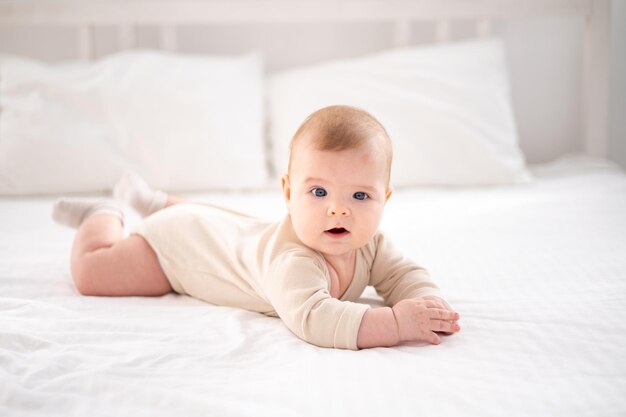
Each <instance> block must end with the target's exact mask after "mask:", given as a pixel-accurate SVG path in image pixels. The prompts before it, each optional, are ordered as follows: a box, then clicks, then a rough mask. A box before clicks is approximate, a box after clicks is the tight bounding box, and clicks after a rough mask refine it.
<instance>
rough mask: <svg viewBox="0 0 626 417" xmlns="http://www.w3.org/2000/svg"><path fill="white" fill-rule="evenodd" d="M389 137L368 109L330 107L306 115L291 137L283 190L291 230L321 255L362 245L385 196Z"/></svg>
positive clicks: (373, 229)
mask: <svg viewBox="0 0 626 417" xmlns="http://www.w3.org/2000/svg"><path fill="white" fill-rule="evenodd" d="M391 159H392V148H391V140H390V139H389V136H388V135H387V132H386V130H385V128H384V127H383V126H382V125H381V124H380V123H379V122H378V121H377V120H376V119H375V118H374V117H373V116H372V115H371V114H369V113H367V112H366V111H364V110H361V109H358V108H355V107H350V106H330V107H325V108H323V109H321V110H318V111H316V112H315V113H313V114H311V115H310V116H309V117H308V118H307V119H306V120H305V121H304V123H302V125H301V126H300V128H299V129H298V130H297V132H296V133H295V135H294V137H293V139H292V141H291V154H290V158H289V168H288V172H287V174H286V175H284V176H283V179H282V181H283V191H284V194H285V199H286V201H287V206H288V208H289V213H290V215H291V218H292V222H293V226H294V229H295V231H296V234H297V235H298V237H299V238H300V240H302V242H303V243H304V244H306V245H307V246H309V247H311V248H313V249H315V250H317V251H319V252H322V253H323V254H325V255H342V254H345V253H348V252H349V251H350V250H353V249H356V248H359V247H361V246H364V245H365V244H366V243H367V242H368V241H369V240H370V239H371V238H372V236H373V235H374V233H376V230H377V229H378V225H379V223H380V220H381V217H382V213H383V208H384V206H385V203H386V202H387V199H388V198H389V196H390V195H391V188H390V187H389V176H390V171H391Z"/></svg>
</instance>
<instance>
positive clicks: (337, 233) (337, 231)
mask: <svg viewBox="0 0 626 417" xmlns="http://www.w3.org/2000/svg"><path fill="white" fill-rule="evenodd" d="M325 233H326V234H327V235H329V236H330V237H342V236H345V235H347V234H348V233H350V232H349V231H347V230H346V229H344V228H343V227H333V228H332V229H328V230H326V231H325Z"/></svg>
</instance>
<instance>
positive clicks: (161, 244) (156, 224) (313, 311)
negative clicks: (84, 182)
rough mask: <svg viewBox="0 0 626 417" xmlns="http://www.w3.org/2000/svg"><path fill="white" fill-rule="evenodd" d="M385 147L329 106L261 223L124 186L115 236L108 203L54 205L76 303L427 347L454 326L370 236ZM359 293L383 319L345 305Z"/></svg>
mask: <svg viewBox="0 0 626 417" xmlns="http://www.w3.org/2000/svg"><path fill="white" fill-rule="evenodd" d="M391 158H392V149H391V141H390V139H389V137H388V135H387V132H386V131H385V129H384V128H383V126H382V125H381V124H380V123H379V122H378V121H377V120H376V119H375V118H374V117H373V116H372V115H370V114H369V113H367V112H365V111H363V110H360V109H357V108H354V107H349V106H330V107H326V108H323V109H321V110H318V111H317V112H315V113H313V114H312V115H310V116H309V117H308V118H307V119H306V120H305V121H304V123H303V124H302V125H301V126H300V128H299V129H298V131H297V132H296V133H295V135H294V137H293V139H292V142H291V155H290V160H289V168H288V172H287V173H286V174H285V175H284V176H283V177H282V189H283V194H284V197H285V201H286V203H287V208H288V214H287V215H286V216H285V217H284V218H283V219H282V221H280V222H275V223H270V222H266V221H262V220H259V219H256V218H254V217H250V216H247V215H245V214H242V213H238V212H235V211H232V210H228V209H224V208H220V207H217V206H213V205H208V204H197V203H188V202H185V201H183V200H182V199H180V198H176V197H172V196H168V195H167V194H165V193H164V192H162V191H156V190H152V189H151V188H150V187H149V186H148V185H146V184H145V183H144V182H143V181H142V180H141V179H139V178H138V177H136V176H133V175H126V176H125V177H124V178H123V179H122V180H121V181H120V183H119V184H118V185H117V186H116V187H115V190H114V194H115V196H116V197H117V198H118V199H121V200H123V201H125V202H127V203H128V204H130V205H131V206H132V207H134V208H135V209H136V210H137V211H138V212H139V213H140V214H142V215H143V216H145V219H144V220H143V222H142V223H141V224H140V225H139V227H138V228H137V229H136V230H135V231H134V232H133V233H132V234H131V235H130V236H128V237H126V238H124V236H123V221H124V218H123V212H122V209H121V205H120V203H118V202H117V201H115V200H92V199H76V198H75V199H62V200H59V201H58V202H57V203H56V204H55V207H54V212H53V217H54V219H55V220H57V221H58V222H59V223H62V224H65V225H68V226H72V227H77V228H78V231H77V233H76V237H75V240H74V244H73V247H72V254H71V270H72V276H73V279H74V282H75V283H76V286H77V288H78V290H79V291H80V293H82V294H85V295H103V296H123V295H145V296H150V295H153V296H156V295H163V294H166V293H169V292H171V291H175V292H177V293H180V294H187V295H190V296H192V297H195V298H198V299H201V300H204V301H207V302H209V303H213V304H217V305H222V306H234V307H240V308H244V309H247V310H251V311H257V312H260V313H263V314H267V315H271V316H278V317H280V318H281V319H282V321H283V322H284V323H285V325H286V326H287V327H288V328H289V329H290V330H291V331H292V332H293V333H294V334H296V335H297V336H298V337H300V338H302V339H303V340H305V341H307V342H310V343H313V344H315V345H318V346H323V347H334V348H344V349H353V350H356V349H361V348H369V347H376V346H394V345H397V344H399V343H401V342H405V341H411V342H428V343H433V344H438V343H440V342H441V339H440V337H439V335H438V334H437V333H438V332H441V333H444V334H452V333H455V332H458V331H459V330H460V327H459V325H458V323H457V321H458V320H459V315H458V313H456V312H454V311H453V310H452V309H451V308H450V306H449V305H448V303H447V302H446V301H444V300H443V299H442V298H441V296H440V294H439V290H438V289H437V287H436V285H435V284H434V283H433V282H432V281H431V280H430V278H429V276H428V273H427V272H426V271H425V270H424V269H423V268H421V267H420V266H418V265H416V264H415V263H413V262H412V261H410V260H408V259H406V258H404V257H403V256H402V255H401V254H400V253H398V252H397V251H396V249H394V247H393V246H392V244H391V243H390V241H389V239H388V238H387V237H386V236H385V235H384V234H382V233H380V232H378V231H377V229H378V225H379V223H380V220H381V217H382V214H383V209H384V207H385V203H386V202H387V200H388V199H389V197H390V196H391V188H390V186H389V177H390V170H391ZM367 285H373V286H374V288H375V289H376V291H377V293H378V294H380V295H381V296H382V297H383V298H384V300H385V303H386V305H387V306H388V307H380V308H372V307H370V306H369V305H366V304H360V303H356V302H355V301H356V300H357V299H358V298H359V297H360V296H361V294H362V292H363V290H364V289H365V287H366V286H367Z"/></svg>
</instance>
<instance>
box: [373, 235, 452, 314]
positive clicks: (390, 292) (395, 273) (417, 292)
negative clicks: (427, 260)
mask: <svg viewBox="0 0 626 417" xmlns="http://www.w3.org/2000/svg"><path fill="white" fill-rule="evenodd" d="M370 247H371V251H372V255H373V262H372V267H371V275H370V285H373V286H374V288H375V289H376V292H377V293H378V294H379V295H380V296H381V297H383V298H384V299H385V303H386V304H387V305H389V306H394V305H395V304H396V303H398V301H401V300H404V299H407V298H414V297H423V296H425V295H436V296H438V297H440V296H441V295H440V292H439V288H438V287H437V285H435V283H434V282H433V281H432V280H431V279H430V275H429V274H428V271H426V270H425V269H424V268H422V267H421V266H419V265H417V264H416V263H415V262H413V261H411V260H410V259H408V258H406V257H404V256H402V254H401V253H400V252H399V251H398V250H396V249H395V248H394V246H393V245H392V243H391V241H389V239H388V238H387V237H386V236H385V235H384V234H382V233H378V234H377V235H376V236H375V237H374V239H373V241H372V243H371V245H370Z"/></svg>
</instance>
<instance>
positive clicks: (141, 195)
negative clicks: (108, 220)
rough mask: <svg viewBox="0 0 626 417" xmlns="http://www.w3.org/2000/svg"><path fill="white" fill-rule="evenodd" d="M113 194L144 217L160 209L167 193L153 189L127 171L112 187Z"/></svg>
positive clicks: (164, 202) (165, 201)
mask: <svg viewBox="0 0 626 417" xmlns="http://www.w3.org/2000/svg"><path fill="white" fill-rule="evenodd" d="M113 196H114V197H115V198H116V199H118V200H121V201H124V202H125V203H126V204H128V205H130V206H131V207H132V208H134V209H135V210H136V211H137V212H138V213H139V214H140V215H141V216H143V217H146V216H149V215H150V214H152V213H154V212H155V211H158V210H161V209H162V208H163V207H165V204H166V203H167V194H166V193H164V192H163V191H159V190H153V189H152V188H150V186H149V185H148V184H146V182H145V181H144V180H143V179H141V177H139V176H138V175H135V174H133V173H131V172H127V173H126V174H124V175H123V176H122V178H121V179H120V180H119V182H118V183H117V184H116V185H115V187H114V188H113Z"/></svg>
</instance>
